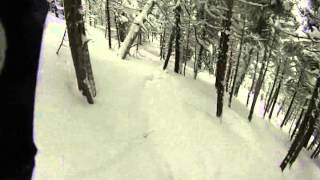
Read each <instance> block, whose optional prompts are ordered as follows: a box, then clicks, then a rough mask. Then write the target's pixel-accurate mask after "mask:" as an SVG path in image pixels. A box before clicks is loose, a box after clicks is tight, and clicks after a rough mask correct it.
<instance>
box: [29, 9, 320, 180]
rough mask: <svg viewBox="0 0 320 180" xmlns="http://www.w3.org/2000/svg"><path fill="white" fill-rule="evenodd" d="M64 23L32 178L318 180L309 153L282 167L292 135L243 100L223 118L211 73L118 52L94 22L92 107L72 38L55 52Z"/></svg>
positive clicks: (46, 87) (49, 37)
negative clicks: (196, 73) (82, 88)
mask: <svg viewBox="0 0 320 180" xmlns="http://www.w3.org/2000/svg"><path fill="white" fill-rule="evenodd" d="M64 29H65V25H64V22H63V21H61V20H57V19H56V18H55V17H53V16H50V15H49V16H48V19H47V28H46V32H45V36H44V47H43V49H44V52H43V56H42V57H43V58H42V63H41V70H40V72H39V80H38V82H39V84H38V88H37V101H36V102H37V104H36V112H35V116H36V120H35V131H36V134H35V138H36V143H37V145H38V148H39V153H38V155H37V167H36V170H35V175H34V178H35V179H37V180H38V179H39V180H213V179H214V180H219V179H221V180H229V179H230V180H280V179H283V180H295V179H297V180H298V179H299V180H301V179H308V180H313V179H314V180H316V179H320V169H319V167H318V166H316V165H315V164H314V163H313V162H312V161H311V160H309V158H308V157H307V156H306V155H304V154H302V155H301V156H300V157H299V159H298V160H297V162H296V163H295V164H294V165H293V167H292V168H291V170H290V171H286V172H284V173H281V171H280V168H279V167H278V166H279V164H280V162H281V160H282V158H284V156H285V154H286V152H287V150H288V145H289V142H288V140H287V139H288V138H287V137H285V136H283V134H282V133H281V132H280V131H279V130H278V129H276V128H275V127H273V126H272V125H270V124H269V123H265V122H264V121H263V120H261V119H259V118H256V119H254V120H253V123H251V124H249V123H248V122H247V120H246V117H247V113H248V110H247V109H246V108H245V107H244V106H243V105H242V104H240V103H239V102H238V101H235V102H234V104H233V109H229V108H225V111H224V116H223V119H217V118H216V117H215V109H216V107H215V106H216V105H215V104H216V101H215V98H216V93H215V90H214V86H213V82H210V81H208V78H209V76H207V75H206V74H205V73H203V74H200V79H202V80H197V81H194V80H193V79H192V76H187V77H182V76H180V75H176V74H174V73H171V71H170V70H169V71H168V72H163V71H162V70H161V67H162V62H160V61H159V60H158V58H157V57H155V56H153V55H152V54H151V53H148V52H147V51H141V54H140V55H139V58H134V57H129V61H123V60H120V59H119V58H118V57H117V56H116V54H117V52H114V51H110V50H108V48H107V41H106V40H105V39H104V35H103V32H101V31H99V30H96V29H91V28H90V29H89V35H88V38H91V39H92V41H91V43H89V44H90V47H89V48H90V55H91V60H92V65H93V70H94V75H95V80H96V84H97V89H98V92H97V93H98V96H97V98H96V103H95V104H94V105H88V104H87V103H86V100H85V99H84V98H83V97H82V96H81V95H80V93H79V92H78V91H77V87H76V84H75V83H76V81H75V75H74V70H73V67H72V60H71V55H70V50H69V49H68V46H67V42H65V44H66V46H63V47H62V49H61V51H60V55H59V56H57V55H56V54H55V51H56V49H57V47H58V45H59V42H60V40H61V38H62V35H63V32H64ZM114 43H115V42H114ZM169 69H170V67H169ZM171 69H172V68H171ZM211 79H213V77H211Z"/></svg>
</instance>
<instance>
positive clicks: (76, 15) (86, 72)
mask: <svg viewBox="0 0 320 180" xmlns="http://www.w3.org/2000/svg"><path fill="white" fill-rule="evenodd" d="M64 8H65V12H66V23H67V30H68V37H69V44H70V49H71V54H72V59H73V63H74V67H75V71H76V76H77V81H78V87H79V90H80V91H82V93H83V95H84V96H85V97H86V98H87V101H88V103H90V104H93V103H94V101H93V97H94V96H95V91H96V90H95V87H94V80H93V74H92V69H91V64H90V56H89V51H88V40H87V39H85V38H84V37H86V33H85V28H84V21H83V18H82V15H81V14H80V11H79V9H81V0H65V1H64Z"/></svg>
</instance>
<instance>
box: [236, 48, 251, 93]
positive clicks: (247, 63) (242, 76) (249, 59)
mask: <svg viewBox="0 0 320 180" xmlns="http://www.w3.org/2000/svg"><path fill="white" fill-rule="evenodd" d="M252 53H253V48H251V49H250V50H249V55H248V56H249V57H248V61H247V62H246V65H245V67H244V69H243V72H242V73H241V75H240V80H239V81H238V83H237V86H236V88H235V90H234V95H235V96H238V93H239V89H240V86H241V84H242V83H243V81H244V79H245V77H246V74H247V71H248V68H249V66H250V63H251V59H252Z"/></svg>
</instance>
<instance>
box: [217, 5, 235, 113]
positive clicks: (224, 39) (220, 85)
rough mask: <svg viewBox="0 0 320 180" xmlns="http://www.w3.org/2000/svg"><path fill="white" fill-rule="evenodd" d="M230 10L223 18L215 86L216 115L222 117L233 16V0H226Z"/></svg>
mask: <svg viewBox="0 0 320 180" xmlns="http://www.w3.org/2000/svg"><path fill="white" fill-rule="evenodd" d="M225 3H226V5H227V8H228V11H227V12H226V18H227V19H226V20H223V28H224V30H223V31H222V32H221V36H220V45H219V46H220V47H219V48H220V51H219V55H218V63H217V70H216V72H217V76H216V84H215V87H216V89H217V112H216V116H217V117H221V116H222V111H223V96H224V83H225V79H224V78H225V71H226V63H227V53H228V49H229V45H228V43H229V33H228V32H230V26H231V18H232V9H233V0H225Z"/></svg>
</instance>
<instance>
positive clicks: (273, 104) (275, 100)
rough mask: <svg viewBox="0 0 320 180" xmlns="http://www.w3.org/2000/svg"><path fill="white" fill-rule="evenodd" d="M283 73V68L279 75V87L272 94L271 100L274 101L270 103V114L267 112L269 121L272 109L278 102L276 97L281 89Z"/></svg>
mask: <svg viewBox="0 0 320 180" xmlns="http://www.w3.org/2000/svg"><path fill="white" fill-rule="evenodd" d="M284 72H285V69H284V68H283V70H282V74H281V77H280V81H279V85H278V87H277V90H276V92H275V93H274V98H273V99H274V100H273V103H272V107H271V110H270V112H269V119H271V117H272V114H273V110H274V107H275V105H276V103H277V100H278V96H279V93H280V89H281V85H282V80H283V76H284Z"/></svg>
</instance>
